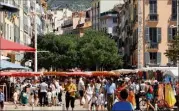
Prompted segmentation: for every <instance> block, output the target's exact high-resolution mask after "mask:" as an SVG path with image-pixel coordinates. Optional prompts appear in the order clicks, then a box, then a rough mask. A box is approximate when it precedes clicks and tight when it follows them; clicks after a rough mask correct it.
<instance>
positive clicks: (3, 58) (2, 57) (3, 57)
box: [0, 56, 10, 60]
mask: <svg viewBox="0 0 179 111" xmlns="http://www.w3.org/2000/svg"><path fill="white" fill-rule="evenodd" d="M8 59H10V58H9V57H6V56H1V58H0V60H8Z"/></svg>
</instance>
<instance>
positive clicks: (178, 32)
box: [177, 0, 179, 81]
mask: <svg viewBox="0 0 179 111" xmlns="http://www.w3.org/2000/svg"><path fill="white" fill-rule="evenodd" d="M177 36H179V0H177ZM177 43H178V41H177ZM178 44H179V43H178ZM178 56H179V52H178ZM178 56H177V66H178V81H179V57H178Z"/></svg>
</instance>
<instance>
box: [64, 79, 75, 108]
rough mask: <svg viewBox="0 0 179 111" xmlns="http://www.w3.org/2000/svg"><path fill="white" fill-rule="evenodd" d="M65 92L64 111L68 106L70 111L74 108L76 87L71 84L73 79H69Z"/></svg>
mask: <svg viewBox="0 0 179 111" xmlns="http://www.w3.org/2000/svg"><path fill="white" fill-rule="evenodd" d="M65 91H66V98H65V99H66V109H67V111H68V109H69V105H70V104H71V108H72V111H73V109H74V107H75V95H76V91H77V88H76V85H75V84H74V83H73V79H72V78H70V79H69V81H68V83H67V85H66V86H65Z"/></svg>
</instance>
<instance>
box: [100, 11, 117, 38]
mask: <svg viewBox="0 0 179 111" xmlns="http://www.w3.org/2000/svg"><path fill="white" fill-rule="evenodd" d="M117 20H118V18H117V12H116V11H114V10H110V11H106V12H103V13H101V14H100V28H99V29H100V30H101V31H103V32H105V33H107V34H110V35H111V36H112V37H115V36H117Z"/></svg>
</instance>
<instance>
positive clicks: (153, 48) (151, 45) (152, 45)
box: [147, 43, 158, 51]
mask: <svg viewBox="0 0 179 111" xmlns="http://www.w3.org/2000/svg"><path fill="white" fill-rule="evenodd" d="M147 50H151V51H157V50H158V43H149V44H147Z"/></svg>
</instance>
